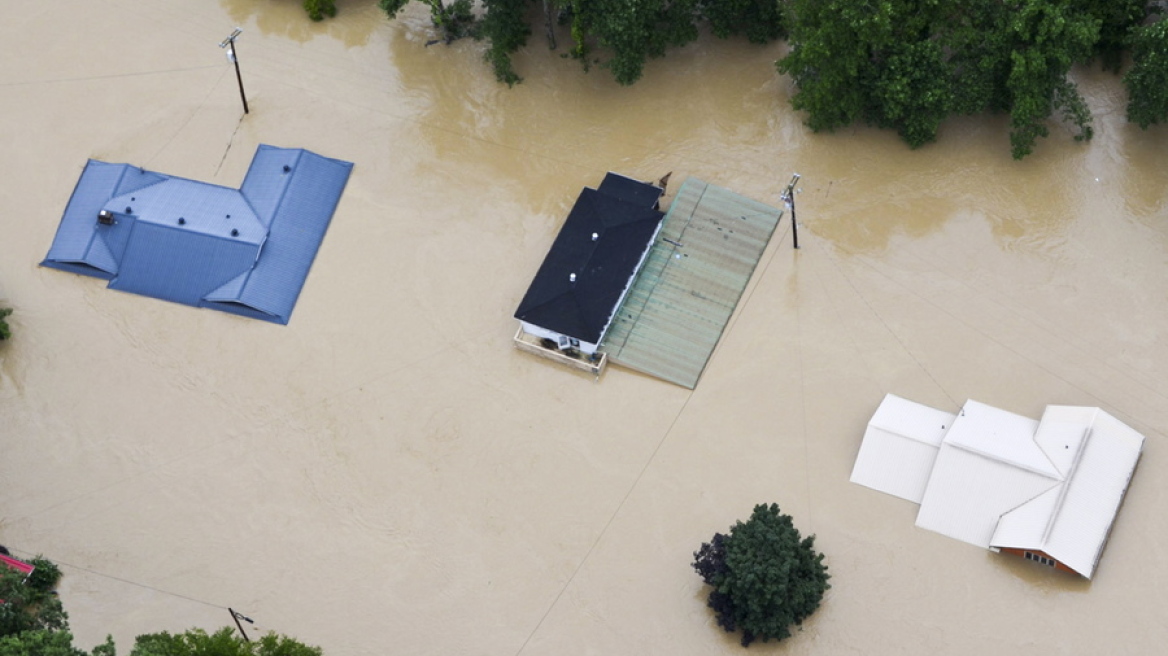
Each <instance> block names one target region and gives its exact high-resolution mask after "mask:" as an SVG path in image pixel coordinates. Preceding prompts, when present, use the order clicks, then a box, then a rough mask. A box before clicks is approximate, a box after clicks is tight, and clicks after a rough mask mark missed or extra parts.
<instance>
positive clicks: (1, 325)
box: [0, 308, 12, 341]
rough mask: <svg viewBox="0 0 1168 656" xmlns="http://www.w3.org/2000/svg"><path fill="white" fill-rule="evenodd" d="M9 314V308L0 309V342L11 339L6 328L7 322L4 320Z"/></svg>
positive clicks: (10, 334) (9, 332) (8, 329)
mask: <svg viewBox="0 0 1168 656" xmlns="http://www.w3.org/2000/svg"><path fill="white" fill-rule="evenodd" d="M10 314H12V310H11V309H10V308H0V341H3V340H5V339H8V338H9V337H12V330H11V329H10V328H9V327H8V322H7V321H5V320H4V318H5V317H7V316H8V315H10Z"/></svg>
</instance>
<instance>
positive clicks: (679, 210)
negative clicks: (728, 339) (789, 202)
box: [601, 178, 782, 389]
mask: <svg viewBox="0 0 1168 656" xmlns="http://www.w3.org/2000/svg"><path fill="white" fill-rule="evenodd" d="M781 216H782V212H780V211H779V210H778V209H775V208H773V207H770V206H768V205H765V204H763V203H760V202H757V201H754V200H751V199H749V198H746V197H744V196H740V195H738V194H736V193H734V192H731V191H729V190H727V189H723V188H721V187H718V186H716V185H712V184H709V183H706V182H703V181H701V180H698V179H696V178H689V179H687V180H686V181H685V182H684V183H683V184H682V185H681V188H680V189H679V190H678V192H677V195H676V196H675V197H674V199H673V202H672V203H671V204H670V206H669V212H668V213H667V214H666V216H665V222H664V225H663V226H662V228H661V232H660V234H659V235H658V238H657V241H656V243H655V244H654V245H653V248H652V250H651V251H650V252H649V256H648V258H647V259H646V260H645V265H644V266H643V267H642V268H641V271H640V273H639V274H638V275H637V279H636V281H635V282H634V283H633V286H632V288H631V289H630V290H629V293H628V295H627V296H626V297H625V300H624V302H623V303H622V304H621V307H620V310H619V312H618V313H617V316H616V318H615V319H614V320H613V322H612V326H611V327H610V328H609V332H608V334H607V335H606V336H605V338H604V343H603V344H601V350H602V351H604V352H605V353H607V354H608V355H609V357H610V358H611V359H612V360H613V361H614V362H616V363H618V364H620V365H622V366H626V367H629V368H631V369H636V370H638V371H642V372H644V373H647V374H649V375H652V376H656V377H658V378H661V379H663V380H667V381H670V382H672V383H676V384H678V385H682V386H683V387H688V388H690V389H693V388H694V387H695V386H696V385H697V382H698V378H699V377H701V375H702V371H703V370H704V369H705V367H706V363H707V362H708V361H709V359H710V356H711V355H712V354H713V352H714V348H715V347H716V346H717V345H718V340H719V339H720V338H721V336H722V332H723V331H724V330H725V328H726V324H727V323H728V322H729V321H730V317H731V315H733V313H734V309H735V308H736V307H737V306H738V300H739V299H740V298H741V297H742V293H743V291H744V290H745V289H746V285H747V284H748V283H749V282H750V278H751V276H752V275H753V273H754V269H755V267H756V266H757V265H758V261H759V259H760V258H761V257H762V254H763V251H765V250H766V247H767V244H768V243H769V241H770V238H771V235H772V234H773V233H774V231H775V227H776V226H777V225H778V222H779V218H780V217H781Z"/></svg>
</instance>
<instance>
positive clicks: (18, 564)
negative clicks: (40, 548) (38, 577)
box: [0, 554, 36, 574]
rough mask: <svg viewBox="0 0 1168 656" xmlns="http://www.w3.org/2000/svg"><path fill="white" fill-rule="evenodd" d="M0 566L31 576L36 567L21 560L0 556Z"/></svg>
mask: <svg viewBox="0 0 1168 656" xmlns="http://www.w3.org/2000/svg"><path fill="white" fill-rule="evenodd" d="M0 565H3V566H4V567H7V568H9V569H14V570H16V571H18V572H20V573H22V574H31V573H32V571H33V570H34V569H36V567H34V566H33V565H32V564H31V563H26V562H24V561H23V560H17V559H15V558H13V557H11V556H6V555H4V554H0Z"/></svg>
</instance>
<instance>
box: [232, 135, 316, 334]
mask: <svg viewBox="0 0 1168 656" xmlns="http://www.w3.org/2000/svg"><path fill="white" fill-rule="evenodd" d="M264 148H275V146H268V145H266V144H260V145H259V146H258V147H256V152H255V155H252V158H251V165H250V166H248V167H247V173H244V174H243V179H244V180H247V176H248V174H249V173H251V167H252V166H255V165H256V164H257V162H258V161H259V153H260V151H261V150H263V149H264ZM281 150H294V151H296V159H294V160H293V162H292V163H293V166H292V170H291V171H289V172H288V174H289V175H291V176H293V177H295V176H296V174H297V171H298V170H299V167H298V166H295V165H297V164H300V158H301V157H303V156H304V153H306V152H307V151H306V150H304V149H303V148H284V149H281ZM291 184H292V181H291V180H289V181H288V185H286V186H285V187H284V188H285V190H286V189H287V188H288V187H289V186H291ZM239 195H240V196H242V197H243V201H244V202H245V203H247V206H248V207H250V208H251V210H252V212H253V213H254V214H255V216H256V219H257V220H259V212H256V211H255V207H254V206H253V205H252V204H251V199H250V198H248V197H247V194H245V193H243V183H242V182H240V183H239ZM287 199H288V193H287V191H285V192H284V193H282V194H280V200H279V202H277V203H276V206H275V207H273V208H272V217H271V219H269V220H268V224H267V226H266V227H267V228H268V230H269V233H270V231H271V222H272V220H274V219H275V218H276V216H277V215H279V214H280V207H282V206H283V205H284V201H285V200H287ZM261 223H262V221H261ZM267 241H268V240H267V239H266V238H265V239H264V243H267ZM264 243H261V244H260V250H261V251H262V250H263V248H264ZM256 259H257V260H258V259H259V258H258V257H257V258H256ZM253 271H255V267H252V268H251V269H248V271H247V274H246V275H247V277H246V278H245V279H244V281H243V284H242V285H240V286H239V294H238V295H237V296H236V299H235V300H237V301H238V300H239V299H242V298H243V293H244V292H246V291H247V284H248V283H249V282H251V274H252V272H253ZM239 302H240V303H243V301H239ZM243 304H244V305H247V304H246V303H243ZM248 307H252V306H251V305H248ZM256 309H257V310H259V311H260V312H265V313H266V314H272V313H271V312H267V311H266V310H260V309H259V308H256ZM272 316H276V315H274V314H273V315H272Z"/></svg>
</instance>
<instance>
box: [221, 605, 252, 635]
mask: <svg viewBox="0 0 1168 656" xmlns="http://www.w3.org/2000/svg"><path fill="white" fill-rule="evenodd" d="M227 612H229V613H231V619H233V620H235V626H238V627H239V634H240V635H242V636H243V641H244V642H251V638H249V637H247V633H246V632H245V631H244V630H243V625H242V624H240V623H239V620H240V619H244V620H247V623H248V624H255V622H252V620H251V618H250V617H248V616H246V615H244V614H243V613H239V612H236V611H235V609H233V608H228V609H227Z"/></svg>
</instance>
